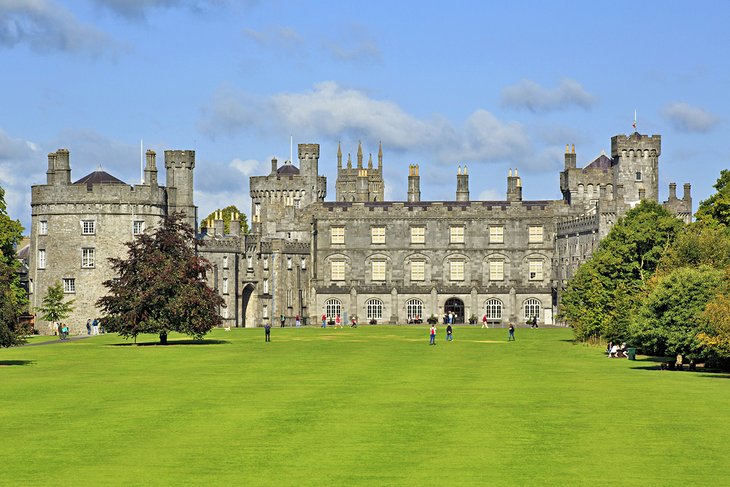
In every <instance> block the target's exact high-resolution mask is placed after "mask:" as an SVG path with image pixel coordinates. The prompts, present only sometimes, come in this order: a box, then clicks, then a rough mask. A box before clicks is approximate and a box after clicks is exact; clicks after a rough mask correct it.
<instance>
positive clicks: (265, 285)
mask: <svg viewBox="0 0 730 487" xmlns="http://www.w3.org/2000/svg"><path fill="white" fill-rule="evenodd" d="M263 291H264V294H269V280H268V279H264V289H263Z"/></svg>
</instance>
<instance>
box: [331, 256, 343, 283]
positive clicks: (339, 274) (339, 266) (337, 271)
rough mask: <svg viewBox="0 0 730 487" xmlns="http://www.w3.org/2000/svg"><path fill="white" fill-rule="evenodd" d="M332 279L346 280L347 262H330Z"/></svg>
mask: <svg viewBox="0 0 730 487" xmlns="http://www.w3.org/2000/svg"><path fill="white" fill-rule="evenodd" d="M330 279H331V280H333V281H344V280H345V261H344V260H333V261H332V262H330Z"/></svg>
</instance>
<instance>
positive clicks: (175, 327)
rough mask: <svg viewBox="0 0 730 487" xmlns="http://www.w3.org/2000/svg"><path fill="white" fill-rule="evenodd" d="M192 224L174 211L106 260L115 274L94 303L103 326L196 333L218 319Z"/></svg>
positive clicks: (132, 332) (163, 334)
mask: <svg viewBox="0 0 730 487" xmlns="http://www.w3.org/2000/svg"><path fill="white" fill-rule="evenodd" d="M195 244H196V242H195V236H194V231H193V229H192V228H191V227H190V226H189V225H187V224H186V223H185V222H184V221H183V219H182V216H181V215H180V214H175V215H172V216H167V217H165V218H164V219H163V220H162V222H161V224H160V226H159V227H157V228H156V229H155V230H154V232H152V233H144V234H140V235H138V236H137V238H136V239H135V240H134V241H132V242H129V243H127V247H128V248H129V250H128V251H127V258H126V259H117V258H114V259H109V261H110V262H111V265H112V268H113V269H114V270H115V271H116V272H117V277H116V278H115V279H111V280H109V281H106V282H104V286H106V287H107V288H108V290H109V294H108V295H107V296H104V297H102V298H100V299H99V300H98V302H97V305H98V306H99V307H101V308H102V310H103V311H104V312H105V314H106V315H105V316H104V317H103V318H102V322H103V323H104V325H105V327H106V328H107V330H109V331H113V332H118V333H119V334H120V335H122V336H124V337H128V338H129V337H131V338H135V339H136V337H137V335H139V334H140V333H154V334H159V335H160V342H161V343H163V344H164V343H167V334H168V332H171V331H177V332H180V333H184V334H187V335H190V336H193V337H195V338H202V337H203V336H204V335H205V334H206V333H207V332H208V331H210V329H211V328H213V327H215V326H218V325H220V324H221V317H220V315H219V312H218V311H219V308H220V306H221V305H223V299H221V297H220V296H218V294H217V293H216V292H215V291H214V290H213V289H211V288H210V287H209V286H208V285H207V284H206V282H205V275H206V273H207V272H209V271H210V270H211V265H210V263H209V262H208V261H207V260H205V259H203V258H202V257H199V256H198V255H197V254H196V252H195Z"/></svg>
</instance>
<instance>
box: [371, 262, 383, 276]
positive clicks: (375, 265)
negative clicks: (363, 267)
mask: <svg viewBox="0 0 730 487" xmlns="http://www.w3.org/2000/svg"><path fill="white" fill-rule="evenodd" d="M371 268H372V279H373V281H384V280H385V261H384V260H374V261H372V262H371Z"/></svg>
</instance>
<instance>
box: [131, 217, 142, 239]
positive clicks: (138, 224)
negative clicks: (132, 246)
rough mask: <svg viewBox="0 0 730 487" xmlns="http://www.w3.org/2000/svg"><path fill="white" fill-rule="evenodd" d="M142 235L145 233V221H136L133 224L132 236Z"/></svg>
mask: <svg viewBox="0 0 730 487" xmlns="http://www.w3.org/2000/svg"><path fill="white" fill-rule="evenodd" d="M141 233H144V221H142V220H135V221H134V222H133V223H132V235H139V234H141Z"/></svg>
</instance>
